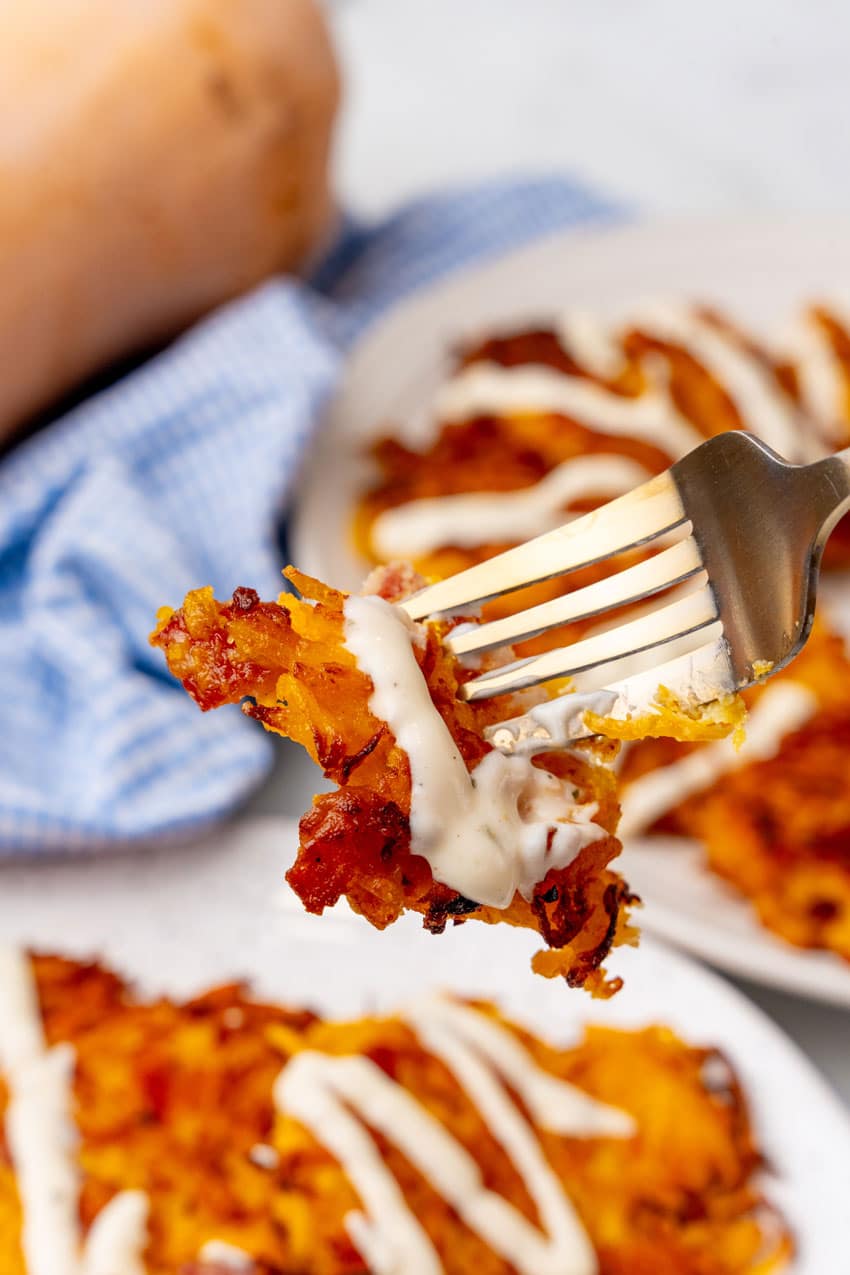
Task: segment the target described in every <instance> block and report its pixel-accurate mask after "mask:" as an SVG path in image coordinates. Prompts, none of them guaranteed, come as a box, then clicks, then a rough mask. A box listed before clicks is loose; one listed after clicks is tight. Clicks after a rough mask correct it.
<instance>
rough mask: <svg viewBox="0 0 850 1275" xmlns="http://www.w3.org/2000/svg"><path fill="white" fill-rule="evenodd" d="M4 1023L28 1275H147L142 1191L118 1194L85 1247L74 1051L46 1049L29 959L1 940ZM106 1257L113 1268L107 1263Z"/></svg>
mask: <svg viewBox="0 0 850 1275" xmlns="http://www.w3.org/2000/svg"><path fill="white" fill-rule="evenodd" d="M0 1023H2V1026H3V1030H2V1032H0V1071H2V1073H3V1075H4V1078H5V1080H6V1082H7V1085H8V1089H9V1103H8V1107H7V1110H6V1134H7V1138H8V1142H9V1150H10V1152H11V1156H12V1162H13V1164H14V1167H15V1175H16V1179H17V1184H18V1192H19V1196H20V1201H21V1212H22V1218H23V1223H22V1235H21V1242H22V1247H23V1253H24V1260H25V1262H26V1266H27V1272H28V1275H113V1272H120V1275H137V1273H138V1275H141V1273H142V1271H143V1267H142V1265H141V1259H140V1253H141V1251H142V1250H143V1248H144V1244H145V1221H146V1211H147V1210H146V1204H147V1202H146V1200H145V1198H144V1196H142V1197H141V1199H140V1198H139V1196H140V1193H139V1192H135V1191H132V1192H123V1193H121V1194H119V1195H117V1196H116V1197H114V1199H113V1200H112V1201H111V1202H110V1204H109V1205H108V1206H107V1207H106V1208H105V1209H103V1210H102V1212H101V1214H99V1215H98V1217H97V1218H96V1219H95V1223H94V1225H93V1226H92V1228H91V1230H90V1232H89V1236H88V1240H87V1243H86V1245H85V1248H84V1249H83V1251H82V1253H81V1252H80V1233H79V1218H78V1213H77V1207H78V1198H79V1176H78V1172H77V1167H76V1163H75V1156H74V1151H75V1141H76V1134H75V1130H74V1126H73V1119H72V1084H73V1071H74V1052H73V1049H72V1048H71V1046H70V1045H65V1044H60V1045H54V1046H53V1048H51V1049H48V1048H47V1045H46V1042H45V1039H44V1031H43V1028H42V1024H41V1013H40V1009H39V1004H38V992H37V989H36V984H35V979H34V977H33V973H32V969H31V966H30V962H29V959H28V958H27V956H26V955H25V953H23V952H21V951H18V950H17V949H15V948H9V947H2V946H0ZM127 1197H130V1198H129V1199H128V1198H127ZM142 1202H144V1208H143V1203H142ZM106 1256H108V1258H109V1262H110V1265H109V1266H106V1265H104V1263H103V1261H102V1259H103V1258H104V1257H106Z"/></svg>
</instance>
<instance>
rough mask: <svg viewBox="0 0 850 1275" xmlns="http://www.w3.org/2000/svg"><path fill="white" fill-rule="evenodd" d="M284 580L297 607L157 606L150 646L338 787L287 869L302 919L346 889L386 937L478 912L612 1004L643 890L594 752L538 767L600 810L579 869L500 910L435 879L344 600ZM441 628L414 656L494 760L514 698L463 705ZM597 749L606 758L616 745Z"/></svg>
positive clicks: (207, 704) (312, 815)
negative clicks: (409, 914)
mask: <svg viewBox="0 0 850 1275" xmlns="http://www.w3.org/2000/svg"><path fill="white" fill-rule="evenodd" d="M285 574H286V575H287V577H288V578H289V580H290V581H291V582H292V583H293V584H295V585H296V586H297V587H298V589H299V590H300V593H301V595H302V596H301V598H295V597H293V596H291V595H287V594H284V595H282V596H281V597H280V599H279V601H278V602H261V601H260V599H259V598H258V596H257V594H256V593H255V592H253V590H250V589H237V590H236V592H235V593H234V595H233V598H232V600H231V601H230V602H218V601H216V599H215V598H214V597H213V594H212V590H211V589H198V590H195V591H194V592H192V593H190V594H189V595H188V596H187V598H186V600H185V602H184V604H183V606H182V607H181V608H180V609H179V610H178V611H171V610H169V609H167V608H166V609H164V610H163V611H161V612H160V615H159V618H158V623H157V628H156V631H155V633H154V634H153V636H152V638H151V641H152V642H153V644H154V645H155V646H158V647H160V648H161V649H162V650H163V651H164V652H165V655H166V658H167V660H168V665H169V668H170V669H171V672H172V673H173V674H174V676H175V677H177V678H179V679H180V681H181V682H182V683H183V685H184V687H185V688H186V690H187V691H188V692H189V694H190V695H192V696H193V698H194V699H195V700H196V701H197V703H198V704H199V705H200V707H201V708H202V709H204V710H207V709H211V708H216V707H219V706H220V705H222V704H232V703H239V702H240V701H244V703H243V705H242V707H243V711H244V712H245V713H247V714H248V716H250V717H254V718H256V719H257V720H258V721H260V722H262V724H263V726H264V727H265V728H266V729H267V730H271V731H274V732H276V733H278V734H282V735H286V736H288V737H289V738H290V739H294V740H296V741H297V742H298V743H300V744H302V745H303V747H304V748H306V749H307V751H308V753H309V754H310V756H311V757H312V758H313V759H314V760H315V761H316V762H318V764H319V765H320V766H321V767H322V769H323V771H324V773H325V775H326V776H327V778H329V779H331V780H332V781H333V782H334V783H335V784H337V789H336V791H334V792H332V793H325V794H322V795H321V796H319V797H316V798H315V799H314V802H313V807H312V809H311V810H310V811H308V812H307V814H305V815H304V817H303V819H302V820H301V825H300V846H299V850H298V855H297V858H296V860H295V863H294V864H293V865H292V867H291V868H290V869H289V871H288V872H287V874H286V875H287V881H288V882H289V884H290V885H291V886H292V888H293V889H294V890H295V892H296V893H297V894H298V896H299V898H300V899H301V900H302V902H303V903H304V906H305V907H306V908H307V910H308V911H310V912H317V913H321V912H322V911H323V910H324V909H325V908H326V907H331V906H332V905H333V904H334V903H336V902H337V901H338V900H339V899H340V898H341V897H343V896H345V897H346V898H347V899H348V901H349V903H350V904H351V906H352V907H353V908H354V909H355V911H357V912H359V913H361V914H362V915H363V916H365V917H366V918H367V919H368V920H369V921H371V923H372V924H373V925H375V926H377V927H378V928H379V929H383V928H384V927H385V926H387V925H389V924H390V923H391V922H392V921H394V920H396V919H397V918H398V917H399V916H400V915H401V913H402V912H403V911H405V910H414V911H417V912H420V913H421V914H422V916H423V922H424V925H425V926H426V928H427V929H428V930H430V931H432V932H433V933H440V932H441V931H443V930H444V929H445V927H446V925H447V924H449V923H452V924H455V925H456V924H460V923H462V922H464V921H466V920H468V919H470V918H476V919H479V920H483V921H486V922H488V923H493V922H498V921H504V922H507V923H508V924H511V925H516V926H522V927H526V928H529V929H533V930H536V931H537V932H538V933H539V934H540V935H541V936H542V938H543V939H544V941H545V942H546V944H547V949H548V950H546V951H544V952H541V953H539V954H538V955H537V956H536V957H535V959H534V968H535V969H536V970H537V971H538V972H539V973H541V974H544V975H545V976H547V977H555V976H557V975H563V976H564V977H565V978H566V980H567V982H568V983H569V984H570V985H571V986H583V987H585V988H587V989H588V990H589V991H591V992H592V993H593V994H595V995H599V996H608V995H611V994H612V993H613V992H614V991H616V990H617V989H618V987H619V980H617V979H611V980H607V979H606V976H605V973H604V970H603V969H602V962H603V961H604V960H605V957H606V956H607V955H608V953H609V951H610V950H611V947H612V946H613V945H614V944H617V943H623V942H629V943H630V942H634V941H635V937H636V936H635V932H634V931H633V930H632V929H631V927H630V926H629V923H628V906H629V904H630V903H632V902H634V899H633V896H632V895H631V894H630V892H629V889H628V887H627V885H626V883H625V882H624V881H623V880H622V878H621V877H619V876H618V875H617V874H616V872H615V871H613V869H612V868H611V866H610V865H611V862H612V860H613V859H614V858H615V857H616V855H617V854H618V853H619V849H620V845H619V842H618V841H617V840H616V838H615V836H614V828H615V825H616V820H617V817H618V805H617V799H616V793H615V788H614V780H613V777H612V774H611V771H610V769H609V768H608V767H607V766H604V765H601V764H599V762H598V761H597V759H596V757H595V756H594V752H593V749H592V747H591V750H590V751H589V752H588V753H587V754H586V755H584V756H580V755H572V754H567V753H557V754H547V755H545V756H541V757H539V758H537V759H536V762H537V764H539V765H540V766H542V767H544V768H545V769H546V770H548V771H549V772H550V773H552V774H554V775H556V776H557V778H558V779H559V780H561V781H562V782H563V783H564V784H565V785H568V791H571V792H572V793H573V794H574V799H577V800H579V801H581V802H585V801H587V802H596V803H597V806H598V812H597V814H596V815H595V817H594V822H595V823H596V824H598V825H599V826H600V827H602V828H603V829H605V830H606V832H607V834H608V835H605V836H603V837H601V838H600V839H599V840H598V841H595V842H593V843H592V844H590V845H588V846H587V847H585V849H583V850H582V851H581V852H580V853H579V854H578V856H577V857H576V858H575V859H574V861H573V862H572V863H571V864H569V866H568V867H566V868H563V869H551V870H550V871H549V872H548V873H547V874H546V876H545V878H544V879H543V880H542V881H541V882H540V883H539V884H538V886H537V888H536V889H535V891H534V894H533V898H532V899H531V900H526V899H525V898H523V897H522V896H521V895H520V894H519V893H517V894H516V895H515V896H514V899H513V902H512V903H511V904H510V905H509V906H508V907H507V908H505V909H497V908H492V907H484V906H480V905H478V904H476V903H475V902H473V901H472V900H471V899H467V898H464V897H463V896H461V895H460V894H458V893H457V892H456V891H454V890H452V889H450V888H449V887H448V886H446V885H442V884H440V883H438V882H436V881H435V880H434V879H433V877H432V874H431V869H430V866H429V864H428V862H427V861H426V860H425V859H424V858H423V857H422V856H420V855H417V854H414V853H412V851H411V848H410V847H411V835H410V821H409V816H410V767H409V764H408V759H407V755H406V754H405V753H404V752H403V750H402V749H400V748H399V746H398V744H397V743H396V740H395V738H394V736H393V735H392V732H391V731H390V729H389V727H388V726H387V724H386V723H385V722H383V721H380V720H379V719H378V718H376V717H375V716H374V715H373V713H372V712H371V711H370V708H369V699H370V696H371V693H372V690H373V686H372V682H371V679H370V678H369V677H368V676H367V675H366V674H365V673H363V672H361V671H360V669H359V668H358V667H357V664H356V662H355V659H354V657H353V655H352V654H351V653H350V652H349V651H348V650H347V649H346V646H345V642H344V616H343V605H344V601H345V595H344V594H342V593H338V592H337V591H335V590H333V589H329V588H327V587H325V586H324V585H321V584H319V583H318V582H316V581H315V580H311V579H309V578H308V577H306V576H303V575H301V574H300V573H299V572H297V571H294V570H293V569H292V568H290V569H289V570H288V571H287V572H286V573H285ZM385 585H386V589H385V592H387V591H388V592H389V593H390V594H391V595H392V590H393V589H396V590H398V589H404V588H405V587H408V588H409V577H408V576H406V575H404V574H403V573H402V574H399V573H398V572H395V573H391V574H390V575H389V576H387V577H385ZM395 596H398V594H396V595H395ZM390 600H393V596H390ZM441 634H442V630H441V629H440V627H439V626H436V625H429V626H427V630H426V633H425V641H424V643H423V645H422V647H421V648H420V649H417V650H416V658H417V660H418V661H419V665H420V668H421V670H422V674H423V677H424V678H425V680H426V682H427V685H428V689H429V691H430V695H431V699H432V701H433V703H434V705H435V707H436V708H437V710H438V711H439V713H440V715H441V716H442V718H443V720H444V721H445V722H446V725H447V726H448V728H449V731H450V732H451V735H452V738H453V739H454V741H455V743H456V744H457V747H458V749H459V751H460V753H461V756H462V757H463V760H464V762H465V763H466V766H467V768H468V769H470V770H472V769H473V768H474V767H475V766H476V765H477V763H478V762H480V761H481V759H482V757H483V756H484V755H485V754H486V753H487V752H488V751H490V745H489V744H487V743H486V742H485V741H484V739H483V736H482V730H483V728H484V726H485V725H486V724H487V723H488V722H490V721H495V720H499V719H501V718H502V717H504V715H505V713H506V711H507V710H506V705H505V701H504V699H502V700H500V701H499V702H498V703H495V702H492V701H491V702H487V701H484V702H479V703H476V704H466V703H464V702H462V701H460V700H459V699H458V698H457V688H458V684H459V679H460V678H461V677H462V676H464V674H463V673H462V671H461V669H460V667H459V666H458V664H457V662H456V661H455V660H454V658H453V657H452V656H451V655H450V654H449V653H448V652H447V651H446V648H445V646H444V644H443V642H442V641H441ZM467 676H468V674H467ZM599 748H600V750H601V752H602V754H603V755H604V754H605V753H606V752H607V754H608V755H609V756H610V753H611V749H612V748H616V745H615V744H614V745H612V744H611V743H610V742H609V743H607V744H601V745H600V746H599Z"/></svg>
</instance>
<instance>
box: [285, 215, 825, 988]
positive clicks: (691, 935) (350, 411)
mask: <svg viewBox="0 0 850 1275" xmlns="http://www.w3.org/2000/svg"><path fill="white" fill-rule="evenodd" d="M842 292H843V293H844V295H845V296H847V295H850V233H848V227H847V222H846V219H843V218H842V219H838V218H835V219H829V218H825V219H812V218H802V219H795V220H789V221H772V220H771V221H754V220H746V221H727V222H722V221H721V222H718V221H711V222H701V221H686V222H672V223H664V222H655V223H653V224H651V225H646V226H640V225H637V226H631V227H627V228H619V229H605V230H576V231H569V232H566V233H563V234H560V235H556V236H552V237H549V238H546V239H542V240H540V241H539V242H537V243H535V244H534V245H532V246H531V247H529V248H525V249H522V250H521V251H519V252H516V253H513V254H511V255H509V256H507V257H503V258H501V259H500V260H498V261H496V262H495V263H492V264H490V265H486V266H483V267H478V268H476V269H474V270H470V271H468V272H466V273H462V274H460V275H458V276H455V277H452V278H451V279H450V280H448V282H444V283H441V284H438V285H436V286H434V287H433V288H430V289H427V290H425V291H424V292H422V293H419V294H417V295H416V296H415V297H414V298H413V299H412V300H411V301H408V302H406V303H405V304H404V305H401V306H399V307H398V308H397V309H396V310H395V311H394V312H393V313H392V314H391V315H389V316H388V317H387V318H386V319H384V320H383V321H382V322H381V323H379V324H377V325H376V326H375V327H374V328H373V329H372V330H371V331H370V332H369V333H367V335H366V337H365V338H364V339H363V340H362V341H361V342H360V344H359V345H358V346H357V348H356V349H355V350H354V352H353V355H352V357H351V359H350V361H349V365H348V370H347V375H346V377H345V381H344V383H343V385H342V387H341V389H340V391H339V393H338V395H337V396H336V399H335V400H334V402H333V404H332V406H331V409H330V412H329V416H328V419H327V420H326V422H325V427H324V429H323V431H322V433H321V435H320V437H319V440H318V444H317V446H316V448H315V451H314V455H313V458H312V460H311V463H310V466H309V469H308V472H307V474H306V475H305V481H304V485H303V487H302V495H301V500H300V503H299V507H298V509H297V511H296V517H295V519H294V522H293V528H292V537H291V551H292V558H293V561H294V562H296V563H297V564H298V566H299V567H301V568H302V569H303V570H305V571H307V572H309V573H311V574H313V575H316V576H318V577H319V578H320V579H322V580H325V581H327V582H328V583H329V584H334V585H338V586H339V587H342V588H357V587H358V586H359V584H360V582H361V581H362V579H363V576H364V575H365V573H366V571H367V570H368V564H367V563H365V562H363V561H362V560H361V559H359V558H358V556H357V555H356V553H355V552H354V551H353V549H352V547H351V540H350V531H349V527H350V519H351V512H352V508H353V505H354V502H355V500H356V497H357V495H358V493H359V492H360V491H362V489H363V488H364V486H366V485H367V484H368V482H369V479H370V466H369V463H368V462H367V461H366V460H364V457H363V449H364V443H366V442H367V440H368V439H369V438H370V437H373V436H374V435H375V434H376V433H381V432H384V431H385V429H386V427H387V426H388V425H390V423H392V422H399V421H405V422H410V421H413V422H414V425H413V429H414V432H415V422H416V420H417V419H418V420H420V421H421V420H422V419H423V413H422V406H423V403H425V404H427V402H428V400H429V397H430V394H431V392H432V391H433V390H434V389H435V388H436V386H437V385H438V384H439V382H440V380H441V378H442V377H443V376H444V375H445V371H446V352H447V350H448V349H450V347H451V346H452V344H453V343H454V342H455V341H456V340H457V339H458V338H459V337H461V336H468V335H469V334H470V333H471V332H475V331H476V330H479V331H485V330H488V329H493V328H495V327H499V326H500V325H504V324H515V323H517V322H522V321H523V320H526V319H534V318H537V319H539V318H541V317H545V316H546V315H548V314H552V313H553V312H557V311H558V310H562V309H564V308H565V307H569V306H579V307H586V308H588V309H590V310H592V311H594V312H597V313H600V314H603V315H604V314H606V313H612V314H613V313H617V312H619V311H622V310H623V309H624V308H628V307H629V306H630V305H631V304H633V303H635V302H637V301H640V300H645V299H646V298H647V297H651V296H665V297H677V296H679V297H682V298H686V299H694V298H699V299H701V300H704V301H708V302H716V303H717V304H718V305H719V306H720V307H721V308H729V309H730V310H731V311H732V313H734V314H736V315H738V316H740V317H741V318H742V319H743V320H745V321H746V322H748V323H750V324H752V325H753V326H754V327H756V328H758V327H759V326H767V325H769V326H770V327H771V329H774V330H775V327H776V321H777V316H779V317H780V320H783V319H786V318H788V319H790V317H791V314H792V312H793V311H794V309H795V307H797V306H799V304H800V303H801V302H802V301H804V300H805V299H806V298H810V297H816V296H821V297H823V296H835V295H841V293H842ZM668 849H669V848H668ZM629 863H630V869H629V871H630V879H631V880H633V882H634V883H635V885H636V886H637V887H638V888H639V889H640V892H641V894H642V895H643V898H644V900H645V902H646V905H647V906H646V910H645V912H644V913H643V914H642V920H643V924H644V926H645V928H646V929H648V930H650V931H655V932H657V933H658V934H660V935H662V936H664V937H666V938H668V939H670V940H672V941H674V942H676V943H679V944H681V945H682V946H684V947H686V948H688V949H689V950H690V951H692V952H694V953H696V954H697V955H699V956H702V957H704V958H705V959H706V960H709V961H713V962H715V963H717V964H718V965H722V966H723V967H725V968H726V969H729V970H730V971H732V972H734V973H737V974H740V975H743V976H746V977H749V978H752V979H756V980H758V981H762V982H765V983H768V984H772V985H774V986H777V987H781V988H785V989H786V990H788V991H794V992H797V993H800V994H802V995H806V996H810V997H812V998H816V999H821V1000H828V1001H831V1002H835V1003H839V1004H843V1005H848V1006H850V966H848V965H847V964H846V963H845V962H843V961H842V960H840V958H838V957H835V956H832V955H830V954H828V953H818V952H806V951H802V950H801V949H799V948H795V947H792V946H790V945H789V944H787V943H784V942H783V941H782V940H781V939H779V938H776V937H774V936H773V935H771V934H769V933H768V932H767V931H766V930H764V929H763V928H762V927H761V926H760V925H759V924H758V922H757V921H756V919H755V917H754V915H753V914H752V912H751V911H750V910H749V908H748V907H747V905H746V904H745V903H744V902H742V901H741V900H740V899H739V898H737V897H736V896H735V895H734V894H733V893H732V891H731V890H729V889H727V888H726V887H725V886H724V885H723V884H722V883H721V882H720V881H716V880H714V879H713V878H712V877H711V876H710V875H709V874H708V873H706V872H704V871H702V869H701V868H700V866H699V854H698V848H696V847H694V846H690V847H687V848H686V852H685V853H684V854H678V853H677V854H676V855H675V856H674V855H671V854H669V853H668V852H667V850H665V849H664V848H662V846H661V845H660V844H658V845H657V846H655V847H654V848H652V849H650V850H649V851H648V852H647V853H644V852H643V851H642V850H641V849H640V848H639V847H635V848H634V849H633V850H632V852H631V853H630V855H629Z"/></svg>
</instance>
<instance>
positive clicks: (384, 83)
mask: <svg viewBox="0 0 850 1275" xmlns="http://www.w3.org/2000/svg"><path fill="white" fill-rule="evenodd" d="M330 7H331V12H332V16H333V21H334V26H335V28H336V33H337V36H338V43H339V46H340V50H341V53H342V57H343V62H344V66H345V70H346V72H347V89H348V94H347V98H348V100H347V104H346V118H345V121H344V123H343V127H342V132H341V137H340V147H339V175H340V186H341V190H342V193H343V194H344V196H346V197H347V198H348V199H350V200H351V201H353V202H354V203H356V204H357V205H358V206H359V207H360V208H363V209H365V210H369V211H378V210H382V209H384V208H385V207H386V206H387V205H388V204H389V203H391V202H392V201H394V200H396V199H398V198H400V197H403V196H405V195H408V194H411V193H415V192H421V191H426V190H428V189H430V188H431V187H433V186H434V185H435V184H437V183H442V182H446V181H452V180H462V179H467V178H475V177H481V176H487V175H491V174H495V173H503V172H504V171H505V170H506V169H510V170H516V169H519V168H526V169H539V168H541V167H542V168H550V167H560V168H567V169H569V170H570V171H571V172H573V173H575V174H577V175H579V176H584V177H586V178H587V179H589V180H592V181H594V182H596V183H598V184H599V185H600V186H601V187H603V188H605V189H606V190H608V191H609V192H611V193H614V194H619V195H622V196H625V197H626V198H628V199H631V200H633V201H634V202H635V203H636V204H639V205H640V206H642V207H644V208H646V209H654V210H662V211H665V212H688V211H697V212H712V211H723V210H747V211H754V210H755V211H758V210H767V209H780V210H786V211H787V210H789V209H793V210H822V209H823V210H825V209H836V208H850V166H848V163H847V160H848V122H849V120H850V109H849V108H850V90H848V79H850V56H848V55H850V5H848V4H847V3H846V2H845V0H711V3H702V4H700V3H697V2H696V0H335V2H334V3H332V4H331V6H330Z"/></svg>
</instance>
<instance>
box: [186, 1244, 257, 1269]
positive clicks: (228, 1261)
mask: <svg viewBox="0 0 850 1275" xmlns="http://www.w3.org/2000/svg"><path fill="white" fill-rule="evenodd" d="M198 1258H199V1259H200V1261H202V1262H209V1263H210V1265H215V1266H223V1267H224V1268H225V1269H226V1270H229V1271H238V1272H240V1273H247V1272H249V1271H252V1270H253V1269H254V1259H253V1257H252V1256H251V1254H250V1253H246V1252H245V1250H244V1249H242V1248H238V1247H237V1245H235V1244H228V1243H227V1242H226V1241H225V1240H207V1242H206V1244H202V1245H201V1247H200V1249H199V1251H198Z"/></svg>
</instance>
